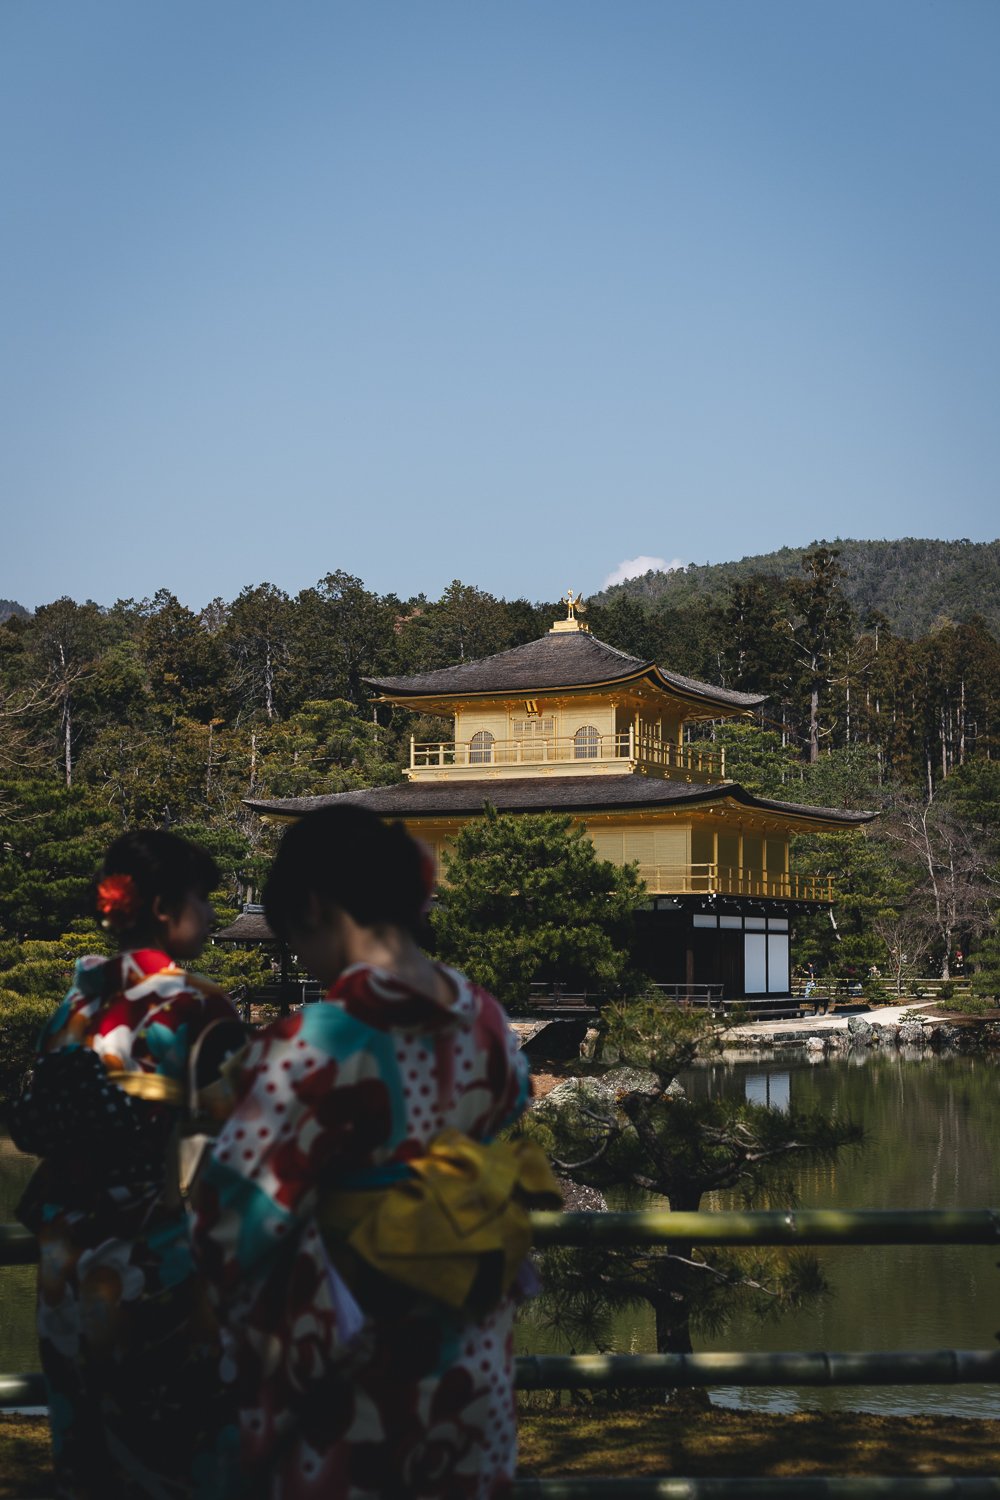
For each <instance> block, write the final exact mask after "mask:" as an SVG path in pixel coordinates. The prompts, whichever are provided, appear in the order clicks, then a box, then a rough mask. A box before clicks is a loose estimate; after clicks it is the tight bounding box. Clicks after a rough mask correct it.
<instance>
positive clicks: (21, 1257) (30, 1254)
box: [0, 1224, 38, 1266]
mask: <svg viewBox="0 0 1000 1500" xmlns="http://www.w3.org/2000/svg"><path fill="white" fill-rule="evenodd" d="M37 1259H38V1246H37V1244H36V1243H35V1236H34V1235H33V1234H32V1233H31V1231H30V1229H24V1228H22V1226H21V1225H20V1224H0V1266H31V1265H34V1263H35V1261H36V1260H37Z"/></svg>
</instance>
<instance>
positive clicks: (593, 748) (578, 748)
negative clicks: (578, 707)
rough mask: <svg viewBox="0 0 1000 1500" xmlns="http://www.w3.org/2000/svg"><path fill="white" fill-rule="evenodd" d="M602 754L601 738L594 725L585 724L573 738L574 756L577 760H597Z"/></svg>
mask: <svg viewBox="0 0 1000 1500" xmlns="http://www.w3.org/2000/svg"><path fill="white" fill-rule="evenodd" d="M600 753H601V736H600V734H599V733H598V730H597V728H596V727H595V725H593V724H584V725H583V726H582V728H580V729H578V730H577V731H576V734H574V736H573V755H574V756H575V758H576V759H577V760H596V759H597V757H598V756H599V755H600Z"/></svg>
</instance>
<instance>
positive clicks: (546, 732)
mask: <svg viewBox="0 0 1000 1500" xmlns="http://www.w3.org/2000/svg"><path fill="white" fill-rule="evenodd" d="M555 727H556V721H555V719H552V718H545V719H543V718H536V719H514V720H512V722H511V732H512V734H513V736H514V739H516V740H543V739H548V738H549V736H550V735H551V734H553V733H554V732H555Z"/></svg>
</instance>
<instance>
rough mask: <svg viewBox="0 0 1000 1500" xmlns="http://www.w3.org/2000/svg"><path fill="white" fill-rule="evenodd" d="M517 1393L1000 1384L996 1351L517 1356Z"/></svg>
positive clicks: (937, 1350)
mask: <svg viewBox="0 0 1000 1500" xmlns="http://www.w3.org/2000/svg"><path fill="white" fill-rule="evenodd" d="M515 1364H516V1370H517V1387H518V1390H522V1391H576V1390H610V1389H615V1390H624V1389H626V1388H638V1389H649V1388H653V1389H664V1390H666V1389H671V1390H672V1389H675V1388H677V1387H680V1386H688V1387H690V1386H711V1385H742V1386H768V1385H791V1386H833V1385H974V1384H976V1383H979V1382H993V1381H997V1380H1000V1350H994V1349H928V1350H923V1349H921V1350H916V1349H914V1350H909V1349H908V1350H904V1351H902V1352H880V1353H877V1354H868V1353H855V1352H853V1351H852V1352H850V1353H844V1354H827V1353H818V1354H805V1353H798V1352H790V1353H781V1354H743V1353H718V1354H522V1355H519V1356H518V1358H517V1360H516V1362H515Z"/></svg>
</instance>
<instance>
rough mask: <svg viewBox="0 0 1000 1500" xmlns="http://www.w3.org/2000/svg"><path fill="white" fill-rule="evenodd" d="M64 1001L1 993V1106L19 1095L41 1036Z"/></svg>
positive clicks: (54, 998) (7, 991) (0, 991)
mask: <svg viewBox="0 0 1000 1500" xmlns="http://www.w3.org/2000/svg"><path fill="white" fill-rule="evenodd" d="M61 998H62V996H61V994H59V995H56V996H55V997H44V998H43V997H42V996H39V995H19V994H17V992H16V991H15V990H7V989H4V990H0V1103H7V1102H9V1101H10V1100H11V1099H16V1098H17V1095H18V1094H19V1093H20V1091H21V1083H22V1080H23V1078H24V1075H25V1073H26V1072H27V1071H28V1069H29V1068H30V1066H31V1060H32V1058H33V1057H34V1055H35V1043H36V1042H37V1040H38V1035H39V1032H40V1031H41V1029H42V1027H43V1026H44V1025H45V1023H46V1021H47V1020H48V1019H49V1016H51V1014H52V1012H53V1010H54V1009H55V1007H56V1006H57V1005H58V1004H59V1001H60V1000H61Z"/></svg>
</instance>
